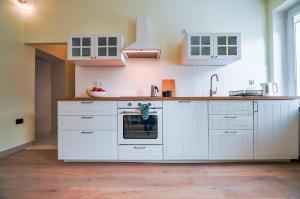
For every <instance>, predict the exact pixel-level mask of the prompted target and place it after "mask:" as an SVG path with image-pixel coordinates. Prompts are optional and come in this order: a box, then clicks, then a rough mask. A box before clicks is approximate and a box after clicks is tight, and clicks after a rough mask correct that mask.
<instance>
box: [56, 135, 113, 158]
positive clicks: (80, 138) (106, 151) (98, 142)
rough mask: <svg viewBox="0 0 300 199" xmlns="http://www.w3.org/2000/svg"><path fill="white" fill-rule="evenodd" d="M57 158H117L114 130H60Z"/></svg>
mask: <svg viewBox="0 0 300 199" xmlns="http://www.w3.org/2000/svg"><path fill="white" fill-rule="evenodd" d="M58 137H59V143H58V144H59V159H63V160H96V159H97V160H117V159H118V145H117V132H116V131H109V130H107V131H101V130H60V131H59V132H58Z"/></svg>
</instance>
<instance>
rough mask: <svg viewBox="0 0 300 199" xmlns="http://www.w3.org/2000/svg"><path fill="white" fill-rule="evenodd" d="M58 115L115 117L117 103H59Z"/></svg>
mask: <svg viewBox="0 0 300 199" xmlns="http://www.w3.org/2000/svg"><path fill="white" fill-rule="evenodd" d="M58 115H73V116H74V115H117V102H116V101H102V102H97V101H91V100H88V101H60V102H59V103H58Z"/></svg>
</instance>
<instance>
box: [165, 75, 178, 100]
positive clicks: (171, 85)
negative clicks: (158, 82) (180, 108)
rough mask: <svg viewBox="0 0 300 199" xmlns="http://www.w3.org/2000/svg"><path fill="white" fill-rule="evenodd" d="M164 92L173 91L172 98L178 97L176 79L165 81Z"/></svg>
mask: <svg viewBox="0 0 300 199" xmlns="http://www.w3.org/2000/svg"><path fill="white" fill-rule="evenodd" d="M162 91H172V95H171V96H170V97H175V96H176V90H175V79H163V80H162Z"/></svg>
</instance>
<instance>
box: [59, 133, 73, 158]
mask: <svg viewBox="0 0 300 199" xmlns="http://www.w3.org/2000/svg"><path fill="white" fill-rule="evenodd" d="M76 157H77V132H74V131H61V130H58V159H59V160H64V159H76Z"/></svg>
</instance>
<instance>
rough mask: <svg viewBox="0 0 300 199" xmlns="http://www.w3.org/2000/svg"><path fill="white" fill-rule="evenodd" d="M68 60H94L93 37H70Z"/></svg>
mask: <svg viewBox="0 0 300 199" xmlns="http://www.w3.org/2000/svg"><path fill="white" fill-rule="evenodd" d="M68 59H69V60H91V59H94V36H93V35H83V36H82V35H81V36H71V37H70V39H69V43H68Z"/></svg>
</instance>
